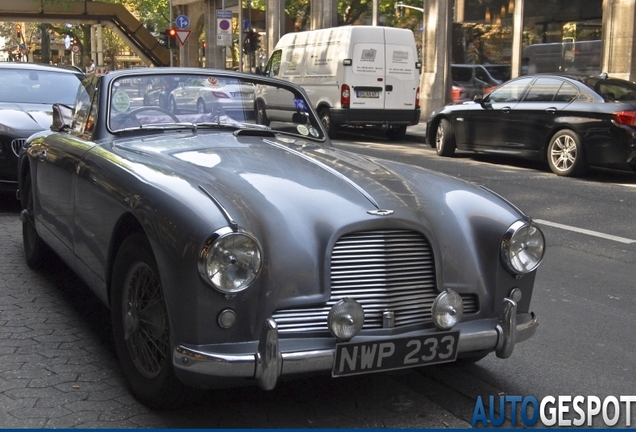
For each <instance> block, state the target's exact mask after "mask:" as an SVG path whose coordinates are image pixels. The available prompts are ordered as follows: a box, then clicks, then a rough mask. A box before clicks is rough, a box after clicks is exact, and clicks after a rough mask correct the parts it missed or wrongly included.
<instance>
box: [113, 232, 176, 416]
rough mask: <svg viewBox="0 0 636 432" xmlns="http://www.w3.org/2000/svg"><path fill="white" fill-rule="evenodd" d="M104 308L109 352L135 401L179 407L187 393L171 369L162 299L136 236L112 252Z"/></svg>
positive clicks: (145, 246)
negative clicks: (108, 315) (108, 299)
mask: <svg viewBox="0 0 636 432" xmlns="http://www.w3.org/2000/svg"><path fill="white" fill-rule="evenodd" d="M110 306H111V318H112V325H113V335H114V341H115V349H116V351H117V356H118V357H119V362H120V364H121V367H122V370H123V372H124V375H125V376H126V379H127V380H128V383H129V384H130V387H131V389H132V392H133V394H134V395H135V397H137V398H138V399H139V400H140V401H142V402H143V403H145V404H147V405H148V406H150V407H152V408H156V409H165V408H172V407H176V406H179V405H181V404H182V403H183V402H185V395H186V394H187V389H186V388H185V386H184V385H183V384H181V382H180V381H179V380H178V379H177V377H176V375H175V372H174V369H173V366H172V361H171V358H172V357H171V349H170V323H169V319H168V313H167V309H166V298H165V296H164V293H163V287H162V286H161V281H160V278H159V270H158V268H157V264H156V262H155V259H154V255H153V253H152V249H151V248H150V244H149V243H148V240H147V239H146V237H145V236H144V235H142V234H139V233H138V234H133V235H131V236H130V237H128V238H127V239H126V240H125V241H124V243H123V244H122V246H121V248H120V250H119V253H118V254H117V257H116V259H115V264H114V267H113V277H112V286H111V305H110Z"/></svg>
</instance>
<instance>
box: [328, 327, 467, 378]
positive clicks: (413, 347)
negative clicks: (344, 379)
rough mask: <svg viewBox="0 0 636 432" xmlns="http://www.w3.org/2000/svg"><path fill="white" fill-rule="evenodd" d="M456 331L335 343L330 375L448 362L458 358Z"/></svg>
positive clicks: (457, 334)
mask: <svg viewBox="0 0 636 432" xmlns="http://www.w3.org/2000/svg"><path fill="white" fill-rule="evenodd" d="M458 342H459V331H453V332H442V333H431V334H427V335H423V336H417V337H406V338H399V339H391V340H385V341H371V342H343V343H338V344H336V361H335V362H334V365H333V370H332V371H331V375H332V376H334V377H336V376H346V375H359V374H365V373H371V372H379V371H387V370H395V369H405V368H411V367H417V366H424V365H432V364H436V363H447V362H452V361H455V359H456V358H457V343H458Z"/></svg>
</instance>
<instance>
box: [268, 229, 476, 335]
mask: <svg viewBox="0 0 636 432" xmlns="http://www.w3.org/2000/svg"><path fill="white" fill-rule="evenodd" d="M437 294H438V291H437V289H436V278H435V262H434V257H433V251H432V250H431V246H430V244H429V242H428V240H427V239H426V238H425V237H424V236H423V235H422V234H420V233H417V232H415V231H406V230H383V231H363V232H356V233H352V234H347V235H345V236H343V237H341V238H340V239H339V240H338V242H337V243H336V245H335V247H334V248H333V251H332V255H331V297H330V299H329V301H328V302H327V303H326V304H325V305H322V306H318V307H308V308H297V309H284V310H279V311H276V313H275V314H274V315H273V318H274V319H275V320H276V323H277V324H278V329H279V331H280V332H309V331H327V330H328V328H327V315H328V314H329V309H330V308H331V307H332V306H333V305H334V304H335V303H336V302H338V301H339V300H340V299H342V298H345V297H349V298H352V299H355V300H356V301H358V302H359V303H360V304H361V305H362V307H363V308H364V313H365V320H364V327H363V328H364V329H373V328H382V313H383V312H384V311H393V313H394V316H395V327H400V326H405V325H409V324H418V323H423V322H428V321H430V319H431V306H432V305H433V300H435V297H436V296H437ZM462 298H463V299H464V311H465V312H466V313H471V312H475V311H477V308H478V305H477V301H476V298H475V296H471V295H467V296H462Z"/></svg>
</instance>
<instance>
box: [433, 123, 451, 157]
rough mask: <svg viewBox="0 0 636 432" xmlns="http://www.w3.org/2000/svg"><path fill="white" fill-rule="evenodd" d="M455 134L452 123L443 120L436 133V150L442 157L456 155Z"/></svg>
mask: <svg viewBox="0 0 636 432" xmlns="http://www.w3.org/2000/svg"><path fill="white" fill-rule="evenodd" d="M455 149H456V146H455V132H454V131H453V126H451V124H450V121H448V120H447V119H441V120H440V121H439V124H438V125H437V131H436V133H435V150H436V151H437V154H438V155H440V156H446V157H451V156H454V155H455Z"/></svg>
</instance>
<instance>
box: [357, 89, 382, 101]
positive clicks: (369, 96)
mask: <svg viewBox="0 0 636 432" xmlns="http://www.w3.org/2000/svg"><path fill="white" fill-rule="evenodd" d="M356 96H357V97H359V98H365V99H372V98H375V99H377V98H379V97H380V92H377V91H365V90H358V91H356Z"/></svg>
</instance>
